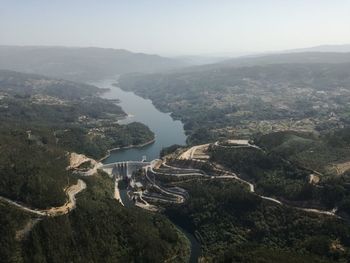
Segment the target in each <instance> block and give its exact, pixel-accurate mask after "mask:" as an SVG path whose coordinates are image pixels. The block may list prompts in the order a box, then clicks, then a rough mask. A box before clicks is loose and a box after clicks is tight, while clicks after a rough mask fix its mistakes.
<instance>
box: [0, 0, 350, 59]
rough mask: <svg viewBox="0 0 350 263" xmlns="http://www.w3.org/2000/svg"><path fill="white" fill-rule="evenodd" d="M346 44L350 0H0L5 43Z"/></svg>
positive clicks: (185, 49) (187, 50) (195, 47)
mask: <svg viewBox="0 0 350 263" xmlns="http://www.w3.org/2000/svg"><path fill="white" fill-rule="evenodd" d="M348 43H350V1H349V0H230V1H229V0H123V1H120V0H0V45H54V46H84V47H86V46H95V47H107V48H123V49H128V50H131V51H135V52H145V53H152V54H162V55H190V54H192V55H203V54H235V53H246V52H266V51H275V50H286V49H294V48H303V47H310V46H317V45H323V44H348Z"/></svg>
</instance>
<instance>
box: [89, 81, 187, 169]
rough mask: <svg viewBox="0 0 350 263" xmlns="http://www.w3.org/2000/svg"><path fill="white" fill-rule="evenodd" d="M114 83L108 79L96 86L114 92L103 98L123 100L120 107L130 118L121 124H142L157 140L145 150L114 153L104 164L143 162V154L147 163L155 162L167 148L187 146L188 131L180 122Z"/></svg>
mask: <svg viewBox="0 0 350 263" xmlns="http://www.w3.org/2000/svg"><path fill="white" fill-rule="evenodd" d="M113 83H116V81H111V80H106V81H102V82H99V83H95V85H96V86H98V87H100V88H108V89H110V90H109V91H108V92H106V93H104V94H103V95H102V97H103V98H106V99H118V100H120V103H119V104H118V105H120V106H121V107H122V108H123V110H124V111H125V112H126V113H127V114H128V115H129V116H128V117H127V118H125V119H123V120H121V121H120V123H121V124H126V123H130V122H134V121H137V122H141V123H143V124H145V125H147V126H148V127H149V128H150V129H151V131H152V132H154V134H155V139H156V140H155V142H154V143H152V144H150V145H147V146H144V147H141V148H131V149H121V150H117V151H112V152H111V155H110V156H109V157H108V158H107V159H105V160H104V163H112V162H118V161H130V160H132V161H139V160H141V159H142V156H143V155H146V157H147V160H153V159H156V158H158V157H159V153H160V151H161V150H162V148H164V147H168V146H170V145H173V144H179V145H185V144H186V135H185V131H184V129H183V124H182V123H181V122H180V121H175V120H173V119H172V118H171V116H170V114H169V113H163V112H160V111H159V110H157V109H156V108H155V107H154V105H153V104H152V102H151V101H150V100H147V99H144V98H141V97H139V96H137V95H135V94H134V93H133V92H126V91H123V90H122V89H120V88H118V87H115V86H113V85H112V84H113Z"/></svg>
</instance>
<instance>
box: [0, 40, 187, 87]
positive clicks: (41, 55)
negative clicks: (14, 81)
mask: <svg viewBox="0 0 350 263" xmlns="http://www.w3.org/2000/svg"><path fill="white" fill-rule="evenodd" d="M184 65H185V64H184V62H180V61H178V60H173V59H170V58H165V57H161V56H158V55H147V54H143V53H133V52H130V51H127V50H122V49H105V48H95V47H88V48H79V47H39V46H23V47H22V46H0V69H8V70H15V71H21V72H26V73H36V74H42V75H46V76H51V77H59V78H64V79H68V80H75V81H91V80H97V79H103V78H110V77H114V76H115V75H118V74H124V73H130V72H142V73H150V72H154V71H162V70H169V69H174V68H178V67H181V66H184Z"/></svg>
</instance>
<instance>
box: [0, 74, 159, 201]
mask: <svg viewBox="0 0 350 263" xmlns="http://www.w3.org/2000/svg"><path fill="white" fill-rule="evenodd" d="M100 91H101V90H100V89H98V88H96V87H94V86H90V85H85V84H78V83H74V82H69V81H64V80H54V79H50V78H46V77H42V76H37V75H28V74H23V73H18V72H11V71H2V70H1V71H0V122H1V127H0V178H1V180H0V195H3V196H5V197H8V198H11V199H13V200H17V201H20V202H24V203H25V204H27V205H29V206H34V207H37V208H46V207H51V206H59V205H62V204H63V203H64V201H65V200H66V196H65V193H64V191H63V189H64V188H65V187H66V186H67V185H68V184H71V183H74V181H73V180H71V181H69V177H70V173H69V172H68V171H67V170H66V167H67V166H68V165H69V164H68V160H67V154H66V152H67V151H75V152H78V153H83V154H87V155H89V156H91V157H94V158H101V157H103V156H105V155H106V154H107V152H108V149H111V148H116V147H123V146H127V145H136V144H141V143H145V142H147V141H150V140H151V139H153V138H154V135H153V133H152V132H151V131H150V130H149V129H148V128H147V127H146V126H144V125H143V124H140V123H131V124H128V125H119V124H117V123H116V121H117V118H120V117H122V116H124V115H125V113H124V112H123V111H122V110H121V108H120V107H119V106H117V105H115V104H114V103H113V102H112V101H108V100H104V99H101V98H99V97H97V96H96V95H97V94H98V93H99V92H100Z"/></svg>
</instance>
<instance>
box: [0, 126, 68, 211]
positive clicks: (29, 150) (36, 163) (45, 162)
mask: <svg viewBox="0 0 350 263" xmlns="http://www.w3.org/2000/svg"><path fill="white" fill-rule="evenodd" d="M52 140H54V138H53V136H52V134H51V135H50V133H48V132H47V131H45V130H41V131H40V132H39V131H37V130H33V131H31V132H30V133H27V132H26V131H24V130H23V129H22V130H21V129H18V130H17V129H13V127H12V126H11V127H8V126H7V125H5V127H1V129H0V178H1V180H0V195H2V196H5V197H7V198H10V199H12V200H17V201H20V202H24V203H25V204H27V205H31V206H34V207H37V208H47V207H51V206H59V205H62V204H63V203H64V202H65V199H66V196H65V193H64V191H63V189H64V188H65V187H66V186H67V184H68V178H69V174H70V173H69V172H68V171H67V170H66V167H67V166H68V159H67V155H66V153H65V151H63V150H62V149H59V148H57V147H55V146H54V145H53V144H52ZM71 182H72V183H73V182H74V181H73V180H72V181H71Z"/></svg>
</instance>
